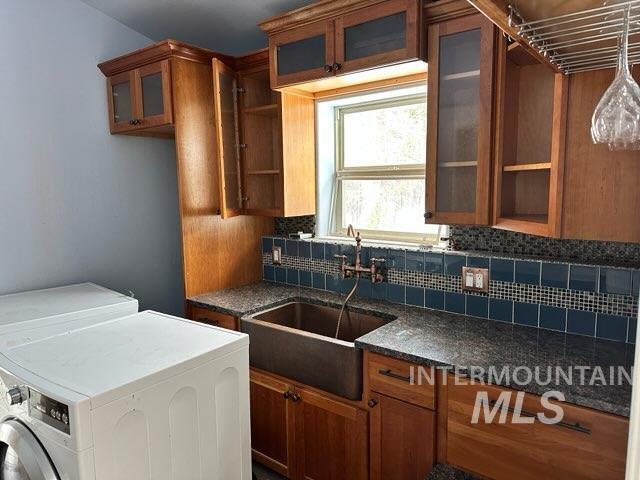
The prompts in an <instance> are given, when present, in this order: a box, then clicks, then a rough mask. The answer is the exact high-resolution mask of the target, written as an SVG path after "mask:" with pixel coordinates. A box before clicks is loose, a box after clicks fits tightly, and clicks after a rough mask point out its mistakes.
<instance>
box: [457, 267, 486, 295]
mask: <svg viewBox="0 0 640 480" xmlns="http://www.w3.org/2000/svg"><path fill="white" fill-rule="evenodd" d="M462 290H463V291H465V292H483V293H489V269H487V268H474V267H462Z"/></svg>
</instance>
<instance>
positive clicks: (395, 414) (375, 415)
mask: <svg viewBox="0 0 640 480" xmlns="http://www.w3.org/2000/svg"><path fill="white" fill-rule="evenodd" d="M371 400H373V401H375V402H377V404H376V405H375V406H374V407H372V408H371V436H370V438H371V480H423V479H424V478H426V477H427V475H428V474H429V472H430V471H431V469H432V468H433V463H434V457H435V455H434V452H435V413H434V412H433V411H431V410H427V409H425V408H422V407H418V406H416V405H411V404H409V403H405V402H402V401H400V400H396V399H394V398H391V397H387V396H386V395H378V394H374V395H372V396H371Z"/></svg>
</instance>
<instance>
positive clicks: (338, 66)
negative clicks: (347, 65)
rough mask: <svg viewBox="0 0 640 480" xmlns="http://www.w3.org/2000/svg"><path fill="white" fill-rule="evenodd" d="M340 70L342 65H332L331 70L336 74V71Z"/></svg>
mask: <svg viewBox="0 0 640 480" xmlns="http://www.w3.org/2000/svg"><path fill="white" fill-rule="evenodd" d="M341 68H342V64H341V63H338V62H336V63H334V64H333V70H334V71H335V72H337V71H338V70H340V69H341Z"/></svg>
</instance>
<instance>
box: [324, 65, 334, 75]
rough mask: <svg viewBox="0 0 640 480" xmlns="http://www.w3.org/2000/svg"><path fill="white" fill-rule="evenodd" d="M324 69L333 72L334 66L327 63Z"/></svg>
mask: <svg viewBox="0 0 640 480" xmlns="http://www.w3.org/2000/svg"><path fill="white" fill-rule="evenodd" d="M324 71H325V72H327V73H331V72H332V71H333V67H332V66H331V65H325V66H324Z"/></svg>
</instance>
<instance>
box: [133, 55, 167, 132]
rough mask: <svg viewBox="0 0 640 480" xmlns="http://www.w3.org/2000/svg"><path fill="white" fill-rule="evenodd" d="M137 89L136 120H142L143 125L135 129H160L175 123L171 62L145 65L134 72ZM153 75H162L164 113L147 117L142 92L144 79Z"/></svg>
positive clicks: (163, 61)
mask: <svg viewBox="0 0 640 480" xmlns="http://www.w3.org/2000/svg"><path fill="white" fill-rule="evenodd" d="M133 73H134V78H135V88H136V96H135V97H136V112H137V113H136V115H135V118H137V119H139V120H141V123H140V124H139V125H137V126H136V127H134V128H135V129H144V128H150V127H158V126H160V125H166V124H170V123H173V98H172V96H171V67H170V64H169V60H162V61H161V62H158V63H154V64H151V65H145V66H144V67H140V68H137V69H135V70H134V72H133ZM153 73H160V74H161V75H162V107H163V113H161V114H159V115H153V116H150V117H145V115H144V108H143V100H144V97H143V93H144V92H143V91H142V77H145V76H147V75H150V74H153Z"/></svg>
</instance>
